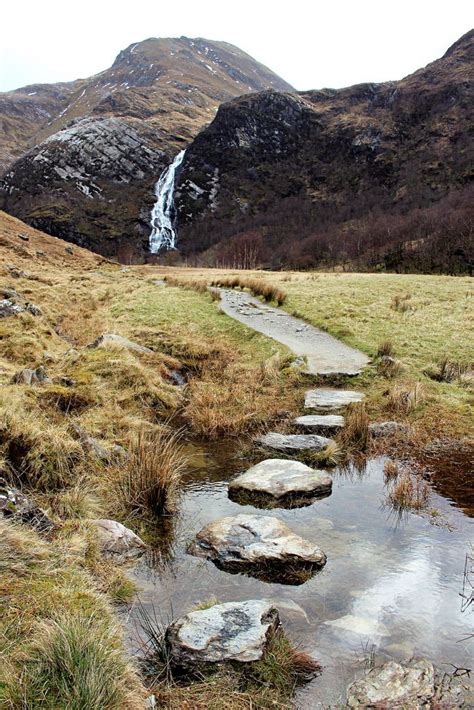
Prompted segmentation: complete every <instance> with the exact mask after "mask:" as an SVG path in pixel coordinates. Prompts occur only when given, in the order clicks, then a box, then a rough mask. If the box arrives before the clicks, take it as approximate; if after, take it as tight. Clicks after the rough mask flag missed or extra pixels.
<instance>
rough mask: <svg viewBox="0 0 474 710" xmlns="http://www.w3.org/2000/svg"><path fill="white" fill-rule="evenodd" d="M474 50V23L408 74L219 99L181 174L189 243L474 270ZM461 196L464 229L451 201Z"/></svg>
mask: <svg viewBox="0 0 474 710" xmlns="http://www.w3.org/2000/svg"><path fill="white" fill-rule="evenodd" d="M473 54H474V32H473V31H470V32H468V33H467V34H466V35H465V36H464V37H463V38H461V40H459V41H458V42H457V43H456V44H455V45H454V46H453V47H452V48H451V49H450V50H448V52H446V54H445V55H444V56H443V57H442V58H441V59H438V60H437V61H435V62H433V63H432V64H430V65H428V66H427V67H426V68H425V69H421V70H419V71H418V72H415V73H414V74H412V75H411V76H408V77H406V78H405V79H402V80H400V81H392V82H386V83H382V84H374V83H366V84H359V85H356V86H352V87H348V88H344V89H338V90H334V89H321V90H318V91H307V92H301V93H299V94H287V93H282V92H274V91H264V92H260V93H258V94H255V95H249V96H243V97H240V98H237V99H234V100H232V101H230V102H228V103H227V104H224V105H223V106H221V107H220V108H219V111H218V113H217V115H216V117H215V119H214V121H213V122H212V123H211V124H210V125H209V126H208V127H207V128H206V129H204V130H203V131H202V132H201V133H200V134H199V135H198V136H197V138H196V139H195V140H194V141H193V143H192V144H191V146H190V147H189V148H188V149H187V151H186V156H185V160H184V163H183V168H182V171H181V173H180V176H179V179H178V189H177V201H176V202H177V206H178V215H179V220H178V224H179V248H180V249H181V251H182V252H183V253H184V254H185V255H186V256H189V255H191V254H196V253H201V252H205V256H204V258H203V260H204V259H205V260H206V261H207V263H211V264H212V263H217V262H219V263H221V264H222V263H224V264H225V263H228V264H229V265H230V264H232V263H235V262H237V261H238V260H239V258H242V256H241V255H243V254H244V253H245V250H247V253H248V251H249V250H250V249H251V250H253V253H254V254H256V258H257V262H258V263H263V264H265V265H267V266H271V267H279V266H281V265H282V264H283V265H288V266H311V265H317V264H319V263H323V264H324V263H334V261H338V260H340V261H343V260H345V261H347V259H353V260H354V261H355V260H357V259H358V260H359V262H360V260H364V259H367V262H368V263H370V264H372V265H373V266H375V265H379V264H383V265H385V266H386V267H387V268H393V266H394V265H397V264H398V263H401V264H405V263H409V260H410V259H411V260H412V261H413V263H415V264H417V265H418V267H419V268H422V267H423V266H424V262H423V261H422V260H423V259H426V260H427V264H426V267H427V268H428V269H429V266H430V264H432V268H435V264H438V268H439V263H442V262H443V259H445V260H446V263H447V264H448V263H452V264H453V265H454V264H455V263H456V264H457V265H458V268H464V269H465V270H466V269H467V268H468V265H469V252H470V249H471V252H472V242H470V238H469V237H467V238H466V237H464V236H462V234H463V230H462V224H463V223H464V222H465V221H466V219H467V221H469V220H470V219H472V215H471V211H470V209H469V197H470V195H471V192H470V191H469V192H468V191H467V189H466V186H467V185H469V184H470V182H471V181H472V167H471V166H472V144H471V139H470V137H469V128H468V126H469V125H470V124H469V121H470V116H469V110H470V106H471V105H472V101H473V98H474V97H473V88H472V87H473V85H472V81H471V71H472V69H471V67H472V60H473ZM444 201H446V202H444ZM435 203H438V205H439V206H440V207H439V208H438V209H437V211H436V207H435V206H434V205H435ZM442 205H445V207H443V206H442ZM448 205H449V207H448ZM456 207H457V208H458V209H459V211H460V212H461V213H462V215H463V216H461V215H460V217H459V222H458V223H457V226H456V228H453V217H452V215H449V220H448V215H447V214H445V212H450V211H452V210H456ZM423 210H426V213H425V212H424V211H423ZM436 219H438V220H439V221H441V222H443V225H444V228H443V225H442V226H440V227H439V228H438V229H437V231H436V239H437V241H436V246H437V249H438V250H439V251H438V253H437V254H436V255H435V254H432V253H430V247H431V248H432V247H433V239H434V234H433V233H434V230H435V229H436V228H434V227H433V221H434V220H436ZM448 225H451V226H450V227H449V226H448ZM447 233H449V239H446V234H447ZM441 237H444V238H443V239H441ZM470 244H471V247H470V246H469V245H470ZM456 252H457V255H456ZM441 255H442V256H441ZM456 257H457V261H456ZM397 260H398V261H397ZM363 263H364V262H363Z"/></svg>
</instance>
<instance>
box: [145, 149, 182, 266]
mask: <svg viewBox="0 0 474 710" xmlns="http://www.w3.org/2000/svg"><path fill="white" fill-rule="evenodd" d="M184 153H185V151H184V150H182V151H181V152H180V153H178V155H177V156H176V157H175V159H174V160H173V162H172V163H171V165H169V166H168V167H167V168H166V169H165V170H163V172H162V173H161V175H160V179H159V180H158V182H157V183H156V185H155V195H156V202H155V204H154V205H153V209H152V211H151V219H150V225H151V234H150V252H151V253H152V254H158V252H159V251H160V250H161V249H175V248H176V232H175V229H174V226H173V218H174V214H173V212H174V181H175V177H176V170H177V169H178V168H179V166H180V165H181V163H182V162H183V158H184Z"/></svg>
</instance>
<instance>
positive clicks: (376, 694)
mask: <svg viewBox="0 0 474 710" xmlns="http://www.w3.org/2000/svg"><path fill="white" fill-rule="evenodd" d="M435 690H436V689H435V671H434V668H433V664H432V663H431V662H430V661H428V660H426V659H425V658H413V659H412V660H410V661H408V662H406V663H396V662H395V661H390V662H389V663H385V664H384V665H383V666H379V667H378V668H372V670H370V671H369V672H368V673H366V675H365V676H364V677H363V678H361V679H360V680H357V681H355V682H354V683H352V685H351V686H350V687H349V690H348V693H347V705H348V707H349V708H369V707H370V708H372V707H380V708H393V707H397V708H406V709H407V710H416V709H417V708H424V707H431V702H430V701H431V699H432V698H434V695H435ZM440 701H441V702H440V704H439V706H438V703H436V706H437V707H448V705H446V706H445V705H444V703H443V702H442V700H441V699H440ZM449 707H451V705H449ZM453 707H458V705H457V703H456V705H454V706H453ZM459 707H460V706H459Z"/></svg>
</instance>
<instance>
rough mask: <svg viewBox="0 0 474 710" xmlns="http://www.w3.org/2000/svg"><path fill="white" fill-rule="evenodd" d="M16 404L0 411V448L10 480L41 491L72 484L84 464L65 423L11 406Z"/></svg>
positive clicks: (76, 444)
mask: <svg viewBox="0 0 474 710" xmlns="http://www.w3.org/2000/svg"><path fill="white" fill-rule="evenodd" d="M15 402H16V403H18V404H20V403H19V400H18V399H13V400H12V402H11V403H7V404H6V405H5V407H4V408H3V409H1V410H0V447H1V450H2V453H3V457H4V459H5V461H6V462H7V465H8V469H9V470H10V471H11V473H12V475H13V477H14V478H17V479H19V480H20V481H21V482H23V483H25V484H27V485H28V486H30V487H31V486H33V487H36V488H38V489H41V490H57V489H58V488H62V487H67V486H69V485H71V484H72V483H73V481H74V480H75V479H77V476H78V474H79V472H80V470H81V468H82V467H83V466H84V465H85V455H84V452H83V449H82V447H81V445H80V444H79V442H77V441H75V440H74V439H73V438H72V437H71V435H70V434H69V432H68V429H67V426H66V425H65V424H58V423H52V422H48V421H47V420H46V419H44V417H43V416H41V415H39V413H38V412H37V413H33V412H27V411H25V410H23V409H22V408H18V409H16V408H15V407H11V404H13V403H15ZM20 406H21V404H20Z"/></svg>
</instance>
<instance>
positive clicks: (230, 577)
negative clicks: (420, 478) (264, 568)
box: [131, 445, 474, 710]
mask: <svg viewBox="0 0 474 710" xmlns="http://www.w3.org/2000/svg"><path fill="white" fill-rule="evenodd" d="M192 451H193V465H194V468H195V470H194V472H193V474H192V475H189V476H188V477H187V478H186V480H185V483H184V491H183V495H182V498H181V505H180V514H179V515H178V516H175V517H174V518H173V519H171V520H169V521H168V523H167V525H168V530H166V534H165V535H164V538H163V544H162V546H161V547H160V548H158V549H156V550H155V551H154V552H153V553H150V554H148V555H147V556H146V557H144V558H143V559H142V560H141V561H140V562H139V563H138V565H137V566H136V568H135V570H134V575H135V577H136V579H137V581H138V583H139V585H140V587H141V588H142V591H141V593H140V599H141V601H142V603H143V604H144V606H145V607H147V606H149V607H150V608H151V607H152V605H153V606H154V608H155V610H158V611H159V613H160V614H161V615H162V616H163V619H164V620H168V619H170V618H171V617H172V616H174V617H176V616H178V615H181V614H182V613H185V612H187V611H188V610H189V609H190V608H192V607H193V606H194V605H195V604H196V603H198V602H202V601H206V600H208V599H210V598H212V597H214V598H217V599H218V600H219V601H222V602H224V601H231V600H244V599H250V598H271V599H274V600H275V602H277V603H278V604H280V614H281V617H282V620H283V622H284V627H285V630H286V632H287V634H288V635H289V636H290V638H291V639H292V640H293V641H294V642H295V643H296V645H297V646H299V647H301V648H302V649H305V650H308V651H310V652H311V653H312V654H313V655H314V657H315V658H316V659H318V660H319V661H320V662H321V663H322V665H323V667H324V671H323V673H322V675H321V676H320V677H318V678H316V679H315V680H314V681H312V682H311V683H310V684H308V685H306V686H305V687H304V688H303V689H301V690H299V691H298V695H297V699H296V705H297V707H298V708H301V709H304V710H309V709H311V710H313V709H314V708H326V707H327V706H328V705H329V706H331V707H332V706H335V705H337V704H338V703H340V702H342V700H343V699H344V697H345V690H346V688H347V686H348V685H349V684H350V682H351V681H352V680H353V679H354V678H355V677H356V675H357V674H359V673H360V672H361V671H362V670H363V668H364V656H369V655H370V654H371V653H373V652H374V651H375V652H376V657H377V660H379V661H382V660H390V659H395V660H406V659H408V658H410V657H411V656H412V655H414V654H415V655H421V656H426V657H427V658H429V659H430V660H431V661H433V663H434V664H435V665H436V666H437V667H439V668H440V669H441V670H445V671H446V672H451V671H452V670H453V668H452V666H450V665H449V664H453V665H454V666H458V667H468V668H470V667H471V666H472V652H473V646H474V641H473V640H471V641H463V640H462V639H464V638H465V637H466V636H467V635H468V634H469V633H472V620H473V617H472V613H471V615H470V611H469V609H466V610H465V611H464V612H463V611H462V610H461V602H462V599H461V597H460V593H461V591H462V588H463V572H464V563H465V556H466V553H467V552H468V551H469V540H470V539H472V521H471V519H470V518H468V517H467V516H466V515H464V513H463V512H462V511H461V510H459V509H458V508H456V507H455V506H454V504H452V502H451V501H449V500H448V499H446V498H443V497H442V496H440V495H439V494H438V493H436V492H435V491H433V492H432V496H431V503H430V505H431V506H432V507H434V508H436V509H437V510H438V511H439V512H440V514H441V515H442V517H443V519H446V521H447V522H449V525H441V526H439V525H432V524H431V523H430V520H429V518H428V516H427V517H424V516H421V515H416V514H408V515H407V516H405V517H403V518H398V517H394V516H393V514H391V513H390V511H389V510H388V509H387V508H384V507H383V505H382V503H383V501H384V498H385V494H386V489H385V486H384V478H383V462H384V458H382V457H380V458H376V459H373V460H371V461H369V462H368V464H367V466H366V468H365V469H364V470H363V471H360V470H357V469H355V468H349V469H348V470H339V469H335V470H334V472H333V476H334V485H333V492H332V495H331V496H329V497H327V498H324V499H321V500H317V501H315V502H314V503H313V504H312V505H310V506H307V507H303V508H298V509H292V510H285V509H280V508H279V509H274V510H272V511H265V510H257V509H255V508H253V507H252V506H247V505H239V504H238V503H236V502H232V501H231V500H230V499H229V498H228V496H227V485H226V481H227V480H229V479H230V478H231V477H232V476H233V475H235V473H237V472H240V471H242V470H243V469H244V468H247V466H244V465H243V464H242V461H241V460H239V459H237V458H235V457H234V456H233V455H232V450H231V449H229V445H225V446H214V447H213V448H212V449H208V450H206V449H205V448H203V447H202V448H201V447H200V446H193V447H192ZM238 513H249V514H252V515H273V516H276V517H277V518H279V519H280V520H282V521H283V522H285V523H286V524H287V525H289V526H290V527H291V528H292V529H293V530H294V532H296V533H297V534H299V535H302V536H303V537H306V538H308V539H309V540H311V541H314V542H316V543H317V544H318V545H319V546H320V547H321V548H322V549H323V550H324V552H325V553H326V555H327V557H328V560H327V564H326V566H325V567H324V569H323V570H321V571H320V572H318V573H317V574H316V575H315V577H313V578H312V579H311V580H309V581H308V582H306V583H305V584H303V585H301V586H298V587H292V586H287V585H281V584H271V583H267V582H263V581H259V580H257V579H254V578H252V577H247V576H244V575H240V574H229V573H226V572H224V571H221V570H219V569H218V568H217V567H215V565H214V564H213V563H212V562H207V561H204V560H201V559H198V558H195V557H192V556H189V555H187V554H186V553H185V548H186V545H187V544H188V542H189V541H190V540H191V539H192V538H193V536H194V535H195V534H196V533H197V532H198V531H199V530H200V529H201V527H203V525H205V524H207V523H210V522H211V521H214V520H216V519H217V518H220V517H223V516H225V515H236V514H238ZM164 532H165V531H164ZM470 533H471V534H470ZM134 613H135V612H134V610H132V611H131V616H132V618H133V616H134Z"/></svg>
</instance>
